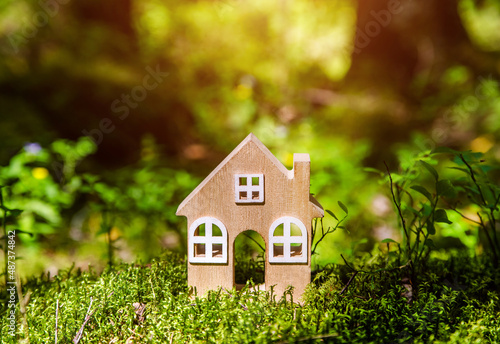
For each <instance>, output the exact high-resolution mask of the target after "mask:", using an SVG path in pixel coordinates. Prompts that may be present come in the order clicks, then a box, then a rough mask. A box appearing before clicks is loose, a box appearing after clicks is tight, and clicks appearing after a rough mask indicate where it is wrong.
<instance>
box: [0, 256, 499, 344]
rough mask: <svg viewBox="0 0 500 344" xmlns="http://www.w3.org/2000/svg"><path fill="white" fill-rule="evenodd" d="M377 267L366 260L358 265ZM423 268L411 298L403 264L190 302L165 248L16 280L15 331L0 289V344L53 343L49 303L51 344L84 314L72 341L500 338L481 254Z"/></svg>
mask: <svg viewBox="0 0 500 344" xmlns="http://www.w3.org/2000/svg"><path fill="white" fill-rule="evenodd" d="M364 261H366V259H365V260H364ZM384 264H385V263H384V259H383V258H374V259H371V263H370V264H365V266H364V267H363V271H375V270H377V269H380V268H382V267H383V266H384ZM350 265H351V266H354V267H356V266H358V265H357V262H353V263H350ZM357 268H359V266H358V267H357ZM423 271H426V272H425V273H422V274H421V275H420V276H419V282H418V283H419V284H418V287H417V288H414V289H413V291H412V292H413V293H412V294H413V296H412V297H410V296H409V294H408V290H407V289H406V288H405V287H404V286H403V284H402V277H403V276H404V275H405V271H404V269H396V270H391V271H378V272H373V273H372V272H370V273H368V272H367V273H363V272H359V273H358V274H357V275H356V276H355V278H354V279H352V280H351V283H350V284H349V285H348V287H347V289H345V290H344V291H343V293H342V294H341V291H342V290H343V289H344V287H345V286H346V284H347V283H348V281H349V280H350V279H351V277H352V275H353V272H352V271H351V270H350V269H349V268H348V267H347V266H345V265H332V266H328V267H326V268H324V269H322V270H321V271H318V272H317V273H316V274H315V278H314V281H313V283H312V284H311V285H310V288H309V289H308V291H307V293H306V295H305V300H304V302H303V304H302V305H299V304H297V303H295V302H291V301H292V300H291V296H290V295H291V294H290V293H289V294H288V295H287V296H286V297H280V296H279V295H274V294H273V293H272V292H260V293H256V292H250V291H248V290H243V291H242V292H235V291H233V290H228V291H226V290H217V291H214V292H211V293H209V294H208V296H206V297H204V298H191V297H190V294H189V288H188V286H187V284H186V268H185V261H184V259H183V258H181V257H180V256H177V255H174V254H170V253H166V254H164V255H163V256H161V257H159V258H158V259H156V260H154V261H152V262H151V263H150V264H146V265H143V264H123V265H120V266H116V267H115V268H113V269H107V270H105V271H103V272H102V273H100V274H98V273H96V272H95V271H93V270H92V269H90V270H89V271H85V272H83V271H80V270H67V271H61V272H60V273H59V274H58V275H57V276H54V277H52V278H50V277H49V276H46V275H45V276H41V277H38V278H31V279H29V280H28V281H24V284H23V290H22V294H23V297H24V300H23V301H22V302H21V304H22V308H24V309H23V310H24V312H25V313H24V315H21V314H20V312H19V310H18V312H17V319H16V324H17V329H16V336H15V337H11V336H10V335H8V328H7V325H8V324H7V322H6V320H7V316H6V312H7V302H6V297H7V294H6V292H5V290H3V291H2V294H1V298H2V300H3V301H2V308H1V311H2V313H1V323H0V324H1V338H0V342H2V343H17V342H22V341H26V342H28V339H29V343H54V342H55V328H56V325H55V324H56V308H58V310H57V313H58V315H57V321H58V343H72V342H73V340H74V338H75V336H76V335H77V333H78V331H79V330H80V328H81V327H82V325H83V324H84V320H85V317H86V315H87V314H91V316H90V319H89V320H88V322H87V323H86V324H85V326H84V327H83V334H82V337H81V340H80V341H79V342H80V343H268V342H285V343H286V342H289V343H298V342H300V343H324V342H331V343H354V342H362V343H370V342H371V343H425V342H449V343H487V342H491V343H498V342H500V302H499V297H500V270H499V269H498V268H495V267H494V266H493V265H492V264H491V262H490V260H489V258H488V257H487V256H481V257H475V258H469V257H466V256H465V255H463V254H455V255H454V256H452V257H450V258H449V259H447V260H439V259H437V258H433V259H430V260H429V262H428V265H427V266H425V267H424V270H423ZM405 293H406V294H405ZM91 299H92V306H91V307H90V310H89V305H90V302H91ZM410 299H411V301H410ZM57 301H59V306H58V307H57ZM293 301H296V300H293ZM409 301H410V302H409ZM144 306H145V308H144V311H143V312H142V313H141V311H140V309H141V308H142V307H144Z"/></svg>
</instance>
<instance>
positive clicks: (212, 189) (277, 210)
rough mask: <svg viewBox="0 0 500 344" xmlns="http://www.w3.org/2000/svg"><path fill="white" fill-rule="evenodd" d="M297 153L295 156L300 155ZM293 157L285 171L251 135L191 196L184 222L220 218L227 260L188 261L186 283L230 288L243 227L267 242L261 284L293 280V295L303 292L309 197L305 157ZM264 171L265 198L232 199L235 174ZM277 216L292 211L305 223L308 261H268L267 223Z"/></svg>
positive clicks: (307, 265)
mask: <svg viewBox="0 0 500 344" xmlns="http://www.w3.org/2000/svg"><path fill="white" fill-rule="evenodd" d="M299 158H300V156H299ZM302 158H303V159H297V160H299V161H297V162H296V163H295V164H294V172H295V177H294V178H291V177H292V174H291V173H288V174H284V173H283V168H282V167H281V169H279V168H277V166H276V165H275V163H274V161H276V160H275V158H274V157H273V159H269V157H268V156H266V154H265V153H264V152H263V151H262V150H261V149H259V148H258V147H256V146H255V143H254V142H252V141H250V142H249V143H248V144H246V145H245V146H243V147H242V148H241V150H240V151H239V152H237V154H236V155H235V156H233V157H232V159H231V160H230V161H228V162H227V163H226V164H225V165H224V166H222V169H221V170H220V171H218V173H217V174H215V175H214V176H213V177H212V179H211V180H210V182H209V183H207V184H206V185H205V186H204V187H203V188H202V189H201V190H200V191H199V193H198V195H197V196H196V197H194V198H193V199H192V200H191V201H190V202H191V203H190V204H189V207H186V208H185V209H183V212H182V215H185V216H186V217H187V218H188V228H189V227H190V226H191V223H192V222H194V221H195V220H196V219H198V218H200V217H203V216H211V217H215V218H217V219H218V220H220V221H222V223H223V224H224V225H225V227H226V229H227V232H228V262H227V264H193V263H188V283H189V285H190V286H194V287H196V288H197V291H198V294H204V293H205V292H206V291H207V290H211V289H212V290H213V289H217V287H219V286H222V287H224V288H226V289H231V288H232V287H233V285H234V251H233V243H234V240H235V238H236V237H237V236H238V234H240V233H241V232H243V231H246V230H249V229H251V230H254V231H256V232H258V233H259V234H260V235H261V236H262V237H263V238H264V241H265V242H266V267H265V268H266V270H265V282H266V289H269V286H271V285H276V286H275V288H274V290H275V291H276V293H277V294H282V293H283V291H284V290H285V289H286V287H287V286H288V285H289V284H293V285H294V286H295V292H294V297H299V296H300V295H302V292H303V291H304V289H305V287H306V285H307V284H308V283H309V282H310V274H311V257H310V255H311V253H310V247H311V221H312V219H313V217H314V215H315V214H313V210H312V206H311V203H310V202H309V161H308V159H305V156H303V157H302ZM238 173H242V174H247V173H248V174H253V173H263V174H264V203H263V204H237V203H235V200H234V174H238ZM282 216H293V217H295V218H298V219H300V220H301V221H302V223H304V225H305V226H306V228H307V232H308V233H307V237H308V245H307V246H308V259H307V263H301V264H299V263H294V264H290V263H288V264H277V263H269V260H268V257H267V254H268V253H269V242H268V241H269V240H268V239H269V229H270V226H271V224H272V223H273V222H274V221H275V220H276V219H278V218H280V217H282Z"/></svg>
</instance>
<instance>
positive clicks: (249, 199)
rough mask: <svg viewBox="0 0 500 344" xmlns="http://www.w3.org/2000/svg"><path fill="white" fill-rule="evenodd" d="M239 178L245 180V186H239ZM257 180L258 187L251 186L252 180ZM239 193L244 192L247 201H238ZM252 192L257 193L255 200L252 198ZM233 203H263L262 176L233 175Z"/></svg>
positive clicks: (258, 174)
mask: <svg viewBox="0 0 500 344" xmlns="http://www.w3.org/2000/svg"><path fill="white" fill-rule="evenodd" d="M240 178H246V179H247V185H240ZM253 178H259V183H258V185H252V179H253ZM240 192H246V195H247V199H240ZM252 192H258V193H259V197H258V198H257V199H253V198H252ZM234 201H235V202H236V203H263V202H264V174H262V173H257V174H255V173H254V174H235V175H234Z"/></svg>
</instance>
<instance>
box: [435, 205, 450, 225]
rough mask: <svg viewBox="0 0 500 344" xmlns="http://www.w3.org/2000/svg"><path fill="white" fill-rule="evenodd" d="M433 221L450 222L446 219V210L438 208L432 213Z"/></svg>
mask: <svg viewBox="0 0 500 344" xmlns="http://www.w3.org/2000/svg"><path fill="white" fill-rule="evenodd" d="M434 221H435V222H441V223H447V224H452V223H453V222H451V221H450V220H448V215H447V214H446V210H444V209H438V210H436V212H435V213H434Z"/></svg>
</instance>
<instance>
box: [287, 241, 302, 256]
mask: <svg viewBox="0 0 500 344" xmlns="http://www.w3.org/2000/svg"><path fill="white" fill-rule="evenodd" d="M301 255H302V244H290V257H297V256H301Z"/></svg>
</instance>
